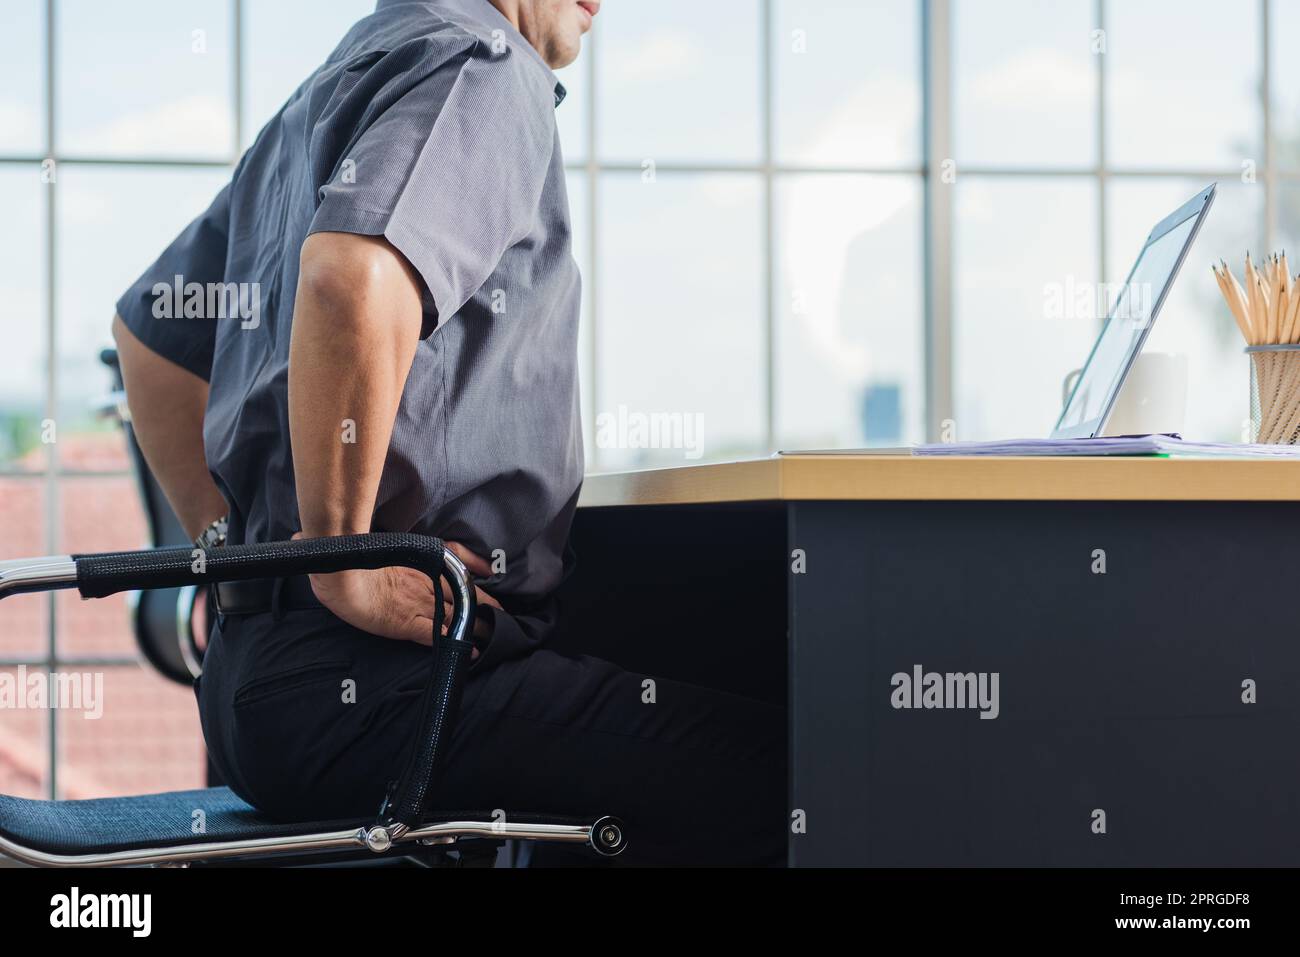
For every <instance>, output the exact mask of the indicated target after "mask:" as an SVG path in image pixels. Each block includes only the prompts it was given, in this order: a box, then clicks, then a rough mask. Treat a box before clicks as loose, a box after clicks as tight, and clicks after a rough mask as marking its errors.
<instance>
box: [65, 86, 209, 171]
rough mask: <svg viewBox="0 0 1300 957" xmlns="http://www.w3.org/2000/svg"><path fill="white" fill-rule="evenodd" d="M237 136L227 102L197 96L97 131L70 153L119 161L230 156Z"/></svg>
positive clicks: (132, 115)
mask: <svg viewBox="0 0 1300 957" xmlns="http://www.w3.org/2000/svg"><path fill="white" fill-rule="evenodd" d="M232 137H233V129H232V125H231V116H230V108H229V105H228V104H227V103H226V101H225V100H224V99H222V98H220V97H216V96H203V95H195V96H188V97H184V98H182V99H177V100H172V101H171V102H168V103H164V104H162V105H161V106H157V107H154V108H151V109H148V110H139V111H136V112H132V113H127V114H125V115H122V116H117V117H114V118H113V119H111V120H109V121H107V122H105V123H102V124H100V125H98V126H91V127H90V128H89V129H87V130H85V131H84V132H82V133H81V134H80V135H78V136H77V137H76V138H75V140H74V142H73V144H72V145H71V147H70V149H71V150H72V151H73V152H86V153H96V154H106V155H113V156H159V155H161V156H195V155H198V156H205V155H211V154H213V153H218V154H220V153H225V152H228V151H229V144H230V142H231V139H232Z"/></svg>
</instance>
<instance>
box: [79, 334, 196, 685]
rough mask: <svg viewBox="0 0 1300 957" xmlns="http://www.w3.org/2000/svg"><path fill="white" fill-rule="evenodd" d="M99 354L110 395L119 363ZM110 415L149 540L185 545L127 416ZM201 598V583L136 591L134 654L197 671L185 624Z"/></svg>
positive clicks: (184, 673) (160, 666) (175, 671)
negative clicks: (122, 436)
mask: <svg viewBox="0 0 1300 957" xmlns="http://www.w3.org/2000/svg"><path fill="white" fill-rule="evenodd" d="M99 358H100V361H101V362H103V363H104V365H105V366H107V367H108V369H109V372H110V374H111V376H112V380H113V390H114V393H115V395H119V396H120V395H122V394H123V384H122V368H121V366H120V365H119V363H118V358H117V351H116V350H115V349H105V350H104V351H103V352H101V353H100V354H99ZM115 406H116V407H117V409H119V410H124V409H125V402H124V401H118V402H117V403H115ZM116 417H117V419H118V421H119V422H120V424H121V425H122V430H123V431H124V432H125V433H126V444H127V450H128V452H129V454H130V458H131V467H132V471H133V472H134V473H135V477H136V486H137V488H138V489H139V492H140V500H141V502H142V504H143V505H144V514H145V519H146V521H147V522H148V525H149V538H150V542H149V544H150V545H152V546H153V547H154V548H161V547H164V546H168V545H172V546H175V545H188V544H189V543H190V538H189V536H188V535H186V534H185V530H184V529H183V528H182V527H181V523H180V520H179V519H177V517H176V513H175V512H173V511H172V508H171V505H169V504H168V502H167V496H166V495H165V494H164V493H163V490H162V486H160V485H159V484H158V480H157V479H156V478H154V475H153V472H151V471H150V470H149V463H147V462H146V461H145V459H144V453H143V452H141V451H140V443H139V442H137V441H136V438H135V430H134V429H132V428H131V421H130V416H129V415H126V414H125V413H124V412H119V413H118V414H117V416H116ZM123 544H124V545H126V544H127V543H123ZM206 600H207V588H206V587H205V588H203V589H197V588H193V587H189V588H160V589H155V590H152V591H144V592H139V593H138V595H137V597H136V599H135V601H134V602H133V605H132V623H131V624H132V627H133V630H134V631H135V640H136V643H137V644H138V645H139V646H140V653H141V654H143V655H144V657H145V660H147V661H148V662H149V663H150V664H151V665H153V666H154V668H156V669H157V670H158V671H159V672H160V673H162V674H163V675H165V676H166V677H168V678H171V679H172V680H173V681H177V682H180V683H182V684H190V683H191V682H193V680H194V678H195V677H196V676H197V675H198V671H199V667H200V664H201V662H202V653H201V652H200V651H199V650H198V649H197V647H196V645H195V643H194V637H193V632H192V624H191V623H192V621H193V616H194V606H195V604H196V602H198V601H205V602H206Z"/></svg>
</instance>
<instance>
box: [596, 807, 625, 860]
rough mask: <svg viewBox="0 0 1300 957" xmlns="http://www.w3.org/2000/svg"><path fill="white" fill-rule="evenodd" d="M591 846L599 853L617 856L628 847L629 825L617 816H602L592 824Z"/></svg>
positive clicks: (606, 855)
mask: <svg viewBox="0 0 1300 957" xmlns="http://www.w3.org/2000/svg"><path fill="white" fill-rule="evenodd" d="M591 846H592V847H593V848H594V849H595V851H596V853H597V854H601V855H603V856H605V857H617V856H618V855H619V854H622V853H623V849H624V848H626V847H627V827H626V826H625V825H624V824H623V822H622V821H620V820H619V819H618V818H616V817H602V818H601V819H600V820H598V821H597V822H596V823H595V824H593V825H592V826H591Z"/></svg>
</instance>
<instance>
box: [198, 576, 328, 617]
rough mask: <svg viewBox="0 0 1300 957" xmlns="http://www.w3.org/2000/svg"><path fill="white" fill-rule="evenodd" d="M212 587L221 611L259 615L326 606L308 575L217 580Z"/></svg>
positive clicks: (228, 613)
mask: <svg viewBox="0 0 1300 957" xmlns="http://www.w3.org/2000/svg"><path fill="white" fill-rule="evenodd" d="M212 590H213V593H214V596H215V598H216V602H217V612H218V613H219V614H222V615H260V614H264V613H266V612H268V611H301V610H303V609H307V608H324V607H325V606H324V605H322V604H321V603H320V599H319V598H317V597H316V593H315V592H313V591H312V590H311V580H310V579H309V578H308V577H307V576H306V575H290V576H289V577H287V578H253V579H249V580H248V581H242V582H218V583H217V584H216V585H215V586H214V587H213V589H212Z"/></svg>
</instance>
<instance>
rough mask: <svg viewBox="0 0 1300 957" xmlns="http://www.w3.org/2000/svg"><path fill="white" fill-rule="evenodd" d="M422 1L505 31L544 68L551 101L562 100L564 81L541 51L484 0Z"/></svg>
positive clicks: (386, 2) (389, 0)
mask: <svg viewBox="0 0 1300 957" xmlns="http://www.w3.org/2000/svg"><path fill="white" fill-rule="evenodd" d="M411 2H416V0H379V2H378V3H377V4H376V5H375V9H376V10H383V9H385V8H387V7H395V6H398V5H399V4H402V3H411ZM419 2H421V3H422V4H423V5H425V6H429V7H435V8H437V7H443V8H445V9H447V10H450V11H452V12H453V13H459V14H461V15H463V16H465V17H468V18H469V19H471V20H477V21H478V22H479V23H481V24H483V26H485V27H486V28H487V30H488V32H489V34H490V33H491V31H492V30H495V29H500V30H502V31H503V32H504V33H505V36H506V41H507V42H508V43H510V44H513V45H514V46H517V47H519V48H521V49H522V50H523V51H524V53H525V54H526V55H527V56H530V57H532V59H533V62H535V63H536V64H537V65H538V66H540V67H541V68H542V69H543V70H545V71H546V76H547V78H548V79H549V81H550V82H551V83H552V84H554V91H555V105H556V106H559V105H560V103H562V102H563V101H564V97H565V96H566V95H567V93H568V91H567V90H565V89H564V84H563V83H561V82H560V81H559V78H558V77H556V75H555V73H554V71H552V70H551V68H550V66H549V65H548V64H547V62H546V61H545V60H543V59H542V55H541V54H540V53H538V52H537V50H536V49H534V47H533V45H532V44H531V43H529V42H528V41H527V40H526V39H524V36H523V34H522V33H520V32H519V31H518V30H516V29H515V25H514V24H513V23H511V22H510V21H509V20H507V19H506V18H505V15H504V14H503V13H502V12H501V11H500V10H498V9H497V8H496V7H495V6H493V5H492V4H491V3H489V2H488V0H419Z"/></svg>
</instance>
